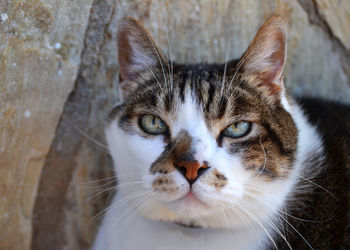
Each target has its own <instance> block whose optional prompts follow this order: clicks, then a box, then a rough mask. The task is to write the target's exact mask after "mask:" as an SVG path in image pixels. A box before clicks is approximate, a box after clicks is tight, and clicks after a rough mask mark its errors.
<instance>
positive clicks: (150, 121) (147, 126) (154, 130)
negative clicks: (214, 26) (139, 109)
mask: <svg viewBox="0 0 350 250" xmlns="http://www.w3.org/2000/svg"><path fill="white" fill-rule="evenodd" d="M140 126H141V128H142V129H143V131H145V132H146V133H148V134H152V135H160V134H164V133H165V132H167V131H168V127H167V125H165V123H164V122H163V121H162V120H161V119H160V118H158V117H157V116H154V115H144V116H142V118H141V121H140Z"/></svg>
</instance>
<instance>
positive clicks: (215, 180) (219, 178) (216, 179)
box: [201, 169, 227, 191]
mask: <svg viewBox="0 0 350 250" xmlns="http://www.w3.org/2000/svg"><path fill="white" fill-rule="evenodd" d="M201 181H202V182H203V183H206V184H207V185H208V186H214V187H215V188H216V190H218V191H219V190H220V189H222V188H223V187H224V186H226V184H227V178H226V177H225V175H223V174H222V173H220V172H219V171H218V170H217V169H213V171H211V172H210V173H208V174H207V175H205V176H203V177H202V179H201Z"/></svg>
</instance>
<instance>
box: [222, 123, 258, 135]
mask: <svg viewBox="0 0 350 250" xmlns="http://www.w3.org/2000/svg"><path fill="white" fill-rule="evenodd" d="M240 122H245V123H248V129H247V130H246V131H245V132H244V133H243V134H242V135H239V136H230V135H229V134H226V133H225V131H227V129H228V128H229V127H231V126H232V125H233V124H235V123H240ZM251 130H252V122H247V121H237V122H234V123H232V124H230V125H228V126H227V127H226V128H225V129H224V130H222V132H221V135H222V136H225V137H228V138H232V139H238V138H242V137H245V136H247V135H248V134H249V133H250V132H251Z"/></svg>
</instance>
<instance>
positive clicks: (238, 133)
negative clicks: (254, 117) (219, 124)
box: [222, 122, 251, 138]
mask: <svg viewBox="0 0 350 250" xmlns="http://www.w3.org/2000/svg"><path fill="white" fill-rule="evenodd" d="M250 128H251V123H250V122H235V123H232V124H231V125H230V126H228V127H227V128H226V129H225V130H224V131H222V134H223V136H227V137H230V138H240V137H243V136H245V135H247V134H248V133H249V132H250Z"/></svg>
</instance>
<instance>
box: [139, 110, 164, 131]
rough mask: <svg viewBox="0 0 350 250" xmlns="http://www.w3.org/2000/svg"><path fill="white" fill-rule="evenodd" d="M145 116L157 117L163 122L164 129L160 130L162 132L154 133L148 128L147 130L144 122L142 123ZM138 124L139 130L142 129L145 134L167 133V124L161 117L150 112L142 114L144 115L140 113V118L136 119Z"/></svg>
mask: <svg viewBox="0 0 350 250" xmlns="http://www.w3.org/2000/svg"><path fill="white" fill-rule="evenodd" d="M146 116H153V117H154V118H157V119H159V120H160V121H161V122H162V123H163V124H164V126H165V127H164V128H165V130H164V131H162V132H159V133H158V132H156V133H154V132H153V131H150V130H148V129H147V128H146V127H145V126H144V124H143V122H142V121H143V118H145V117H146ZM138 124H139V127H140V128H141V130H142V131H143V132H145V133H146V134H149V135H162V134H168V133H169V127H168V125H167V124H166V123H165V122H164V121H163V120H162V119H160V118H159V117H158V116H156V115H152V114H144V115H141V116H140V118H139V120H138Z"/></svg>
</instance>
